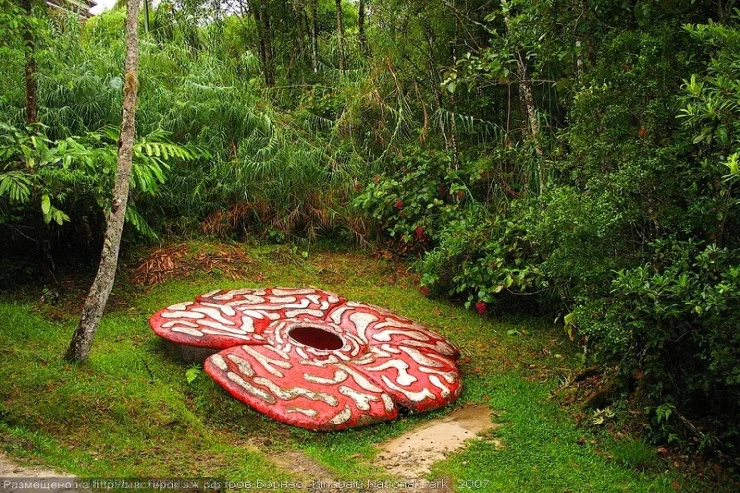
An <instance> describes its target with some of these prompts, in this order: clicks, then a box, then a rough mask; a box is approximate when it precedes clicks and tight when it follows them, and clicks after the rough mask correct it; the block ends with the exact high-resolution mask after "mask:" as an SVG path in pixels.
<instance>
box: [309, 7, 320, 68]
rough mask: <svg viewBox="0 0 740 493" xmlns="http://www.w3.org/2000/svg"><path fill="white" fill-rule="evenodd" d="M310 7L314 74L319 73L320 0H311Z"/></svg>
mask: <svg viewBox="0 0 740 493" xmlns="http://www.w3.org/2000/svg"><path fill="white" fill-rule="evenodd" d="M309 7H310V9H311V29H310V36H311V67H312V68H313V71H314V73H316V72H318V71H319V43H318V39H317V36H318V23H319V21H318V17H319V2H318V0H309Z"/></svg>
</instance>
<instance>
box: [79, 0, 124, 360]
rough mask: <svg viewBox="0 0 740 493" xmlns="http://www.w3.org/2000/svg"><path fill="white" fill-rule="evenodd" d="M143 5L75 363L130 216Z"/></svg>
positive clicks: (111, 276)
mask: <svg viewBox="0 0 740 493" xmlns="http://www.w3.org/2000/svg"><path fill="white" fill-rule="evenodd" d="M138 17H139V2H138V1H137V2H126V74H125V84H124V88H123V115H122V117H121V135H120V138H119V140H118V162H117V165H118V166H117V170H116V181H115V185H114V187H113V202H112V206H111V210H110V211H109V213H108V217H107V227H106V231H105V237H104V241H103V251H102V253H101V255H100V266H99V267H98V273H97V275H96V276H95V280H94V281H93V285H92V287H91V288H90V293H89V294H88V295H87V299H86V300H85V306H84V307H83V309H82V315H81V316H80V322H79V324H78V325H77V329H76V330H75V333H74V335H73V336H72V341H71V342H70V344H69V348H68V349H67V353H66V355H65V358H66V359H67V360H69V361H72V362H82V361H85V360H86V359H87V357H88V354H89V353H90V348H91V346H92V342H93V338H94V337H95V332H96V331H97V329H98V325H99V324H100V319H101V318H102V317H103V311H104V310H105V305H106V303H107V302H108V297H109V296H110V292H111V290H112V289H113V281H114V280H115V277H116V268H117V266H118V251H119V248H120V245H121V235H122V233H123V223H124V219H125V216H126V204H127V202H128V192H129V182H130V178H131V161H132V158H133V147H134V134H135V127H134V120H135V118H134V117H135V113H136V93H137V72H138V68H139V39H138V33H137V31H136V29H137V21H138Z"/></svg>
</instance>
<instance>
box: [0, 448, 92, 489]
mask: <svg viewBox="0 0 740 493" xmlns="http://www.w3.org/2000/svg"><path fill="white" fill-rule="evenodd" d="M0 478H3V480H7V481H8V482H10V483H11V484H10V485H2V484H0V490H2V491H8V492H20V491H36V490H34V489H29V488H22V487H21V488H15V487H14V486H13V484H12V482H13V479H19V478H27V479H38V480H41V479H47V478H70V479H71V478H74V476H70V475H69V474H64V473H61V472H58V471H54V470H53V469H45V468H43V467H24V466H20V465H18V464H16V463H15V462H13V461H11V460H10V459H8V457H7V456H6V455H5V454H3V453H2V452H0ZM19 486H20V485H19ZM38 491H42V490H38ZM43 491H45V492H46V493H55V492H60V493H61V492H65V493H66V492H68V491H69V492H71V491H80V490H77V489H69V488H50V489H43Z"/></svg>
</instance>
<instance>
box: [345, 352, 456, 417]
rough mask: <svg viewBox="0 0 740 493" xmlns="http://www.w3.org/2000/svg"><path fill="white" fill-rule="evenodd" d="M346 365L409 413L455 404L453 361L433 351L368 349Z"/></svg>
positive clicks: (454, 370)
mask: <svg viewBox="0 0 740 493" xmlns="http://www.w3.org/2000/svg"><path fill="white" fill-rule="evenodd" d="M350 364H352V365H354V366H355V368H356V369H357V370H358V371H360V372H361V373H362V374H364V375H365V376H366V377H367V378H368V379H370V380H372V381H373V382H375V383H376V384H377V385H378V386H379V387H382V388H383V390H384V391H385V392H387V393H388V394H390V396H391V398H392V399H393V402H395V403H396V404H397V405H399V406H402V407H405V408H407V409H409V410H410V411H413V412H423V411H430V410H432V409H437V408H439V407H444V406H446V405H448V404H451V403H452V402H455V401H456V400H457V398H458V397H459V395H460V392H461V391H462V386H461V382H460V374H459V372H458V369H457V365H456V364H455V360H454V359H452V358H450V357H447V356H444V355H441V354H439V353H438V352H437V351H433V350H428V349H426V348H419V347H414V346H406V345H403V344H398V343H394V344H391V343H387V344H382V345H379V346H377V345H376V346H370V351H369V352H368V354H367V355H366V356H365V358H362V359H356V360H354V361H351V362H350Z"/></svg>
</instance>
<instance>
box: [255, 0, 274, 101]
mask: <svg viewBox="0 0 740 493" xmlns="http://www.w3.org/2000/svg"><path fill="white" fill-rule="evenodd" d="M266 4H267V2H266V1H264V0H262V1H260V2H252V4H250V7H251V11H252V15H253V16H254V23H255V26H256V27H257V36H258V37H259V53H260V61H261V62H262V73H263V74H264V76H265V84H267V86H268V87H272V86H274V85H275V62H274V57H273V52H272V26H271V22H270V10H269V8H268V7H269V6H268V5H266Z"/></svg>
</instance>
